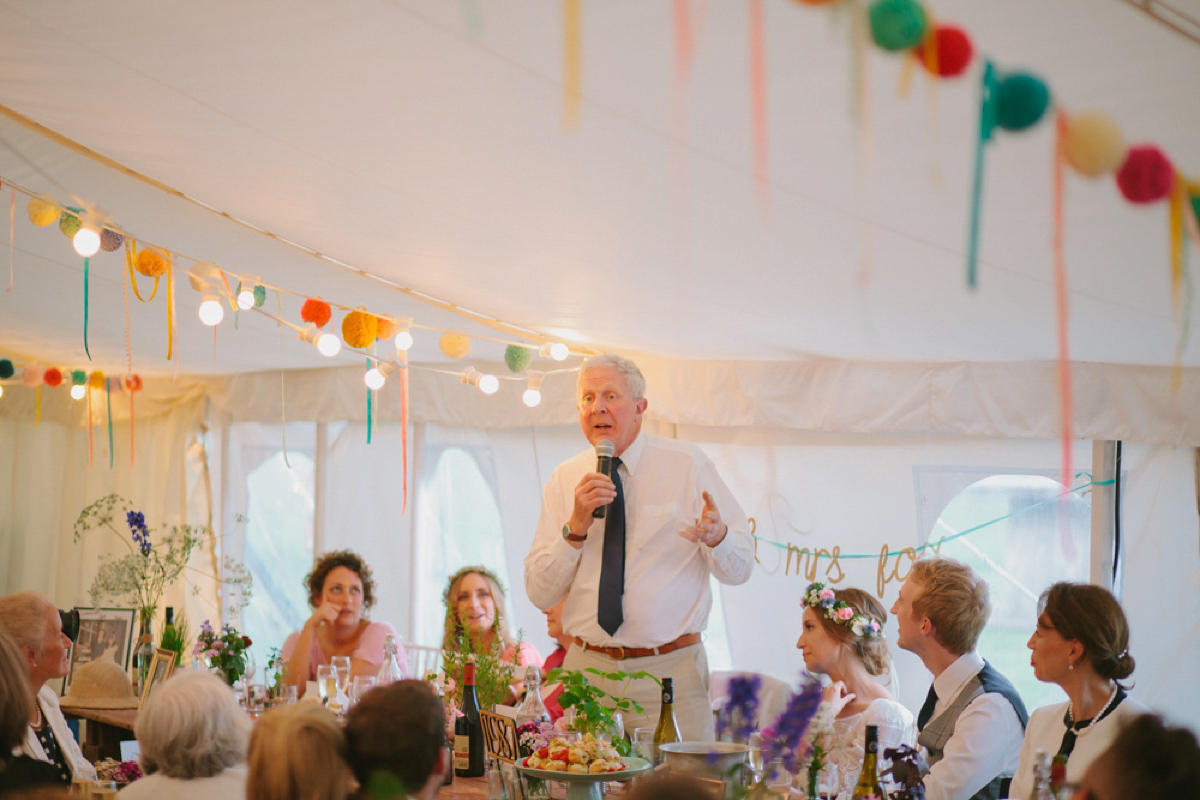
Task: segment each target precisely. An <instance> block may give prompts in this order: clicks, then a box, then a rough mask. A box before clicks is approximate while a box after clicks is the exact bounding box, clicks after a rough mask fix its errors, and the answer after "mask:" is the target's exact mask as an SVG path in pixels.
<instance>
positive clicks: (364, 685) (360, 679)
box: [350, 675, 375, 705]
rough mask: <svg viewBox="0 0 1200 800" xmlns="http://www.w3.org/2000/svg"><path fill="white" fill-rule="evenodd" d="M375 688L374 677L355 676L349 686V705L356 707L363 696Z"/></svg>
mask: <svg viewBox="0 0 1200 800" xmlns="http://www.w3.org/2000/svg"><path fill="white" fill-rule="evenodd" d="M374 688H375V676H374V675H356V676H355V677H354V682H353V683H351V684H350V704H351V705H357V704H358V701H359V700H362V699H363V696H364V695H365V694H366V693H367V692H369V691H371V690H372V689H374Z"/></svg>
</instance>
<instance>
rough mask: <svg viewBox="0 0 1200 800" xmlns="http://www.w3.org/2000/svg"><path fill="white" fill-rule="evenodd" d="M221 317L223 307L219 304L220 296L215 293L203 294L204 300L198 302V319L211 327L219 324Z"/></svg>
mask: <svg viewBox="0 0 1200 800" xmlns="http://www.w3.org/2000/svg"><path fill="white" fill-rule="evenodd" d="M223 319H225V307H224V306H222V305H221V298H219V297H217V295H215V294H206V295H204V301H203V302H201V303H200V321H201V322H203V323H204V324H205V325H207V326H209V327H210V328H211V327H213V326H215V325H220V324H221V320H223Z"/></svg>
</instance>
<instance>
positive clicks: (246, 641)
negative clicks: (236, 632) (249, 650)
mask: <svg viewBox="0 0 1200 800" xmlns="http://www.w3.org/2000/svg"><path fill="white" fill-rule="evenodd" d="M242 641H243V642H245V643H246V647H249V646H250V645H252V644H254V642H252V641H250V637H249V636H243V637H242Z"/></svg>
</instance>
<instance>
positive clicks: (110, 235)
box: [100, 228, 125, 253]
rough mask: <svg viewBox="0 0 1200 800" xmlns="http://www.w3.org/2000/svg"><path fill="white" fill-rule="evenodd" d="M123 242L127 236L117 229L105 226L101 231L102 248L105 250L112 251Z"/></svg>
mask: <svg viewBox="0 0 1200 800" xmlns="http://www.w3.org/2000/svg"><path fill="white" fill-rule="evenodd" d="M123 244H125V237H124V236H122V235H121V234H119V233H117V232H116V231H113V230H109V229H108V228H105V229H104V230H102V231H101V232H100V249H101V250H103V251H104V252H106V253H111V252H112V251H114V250H116V249H117V248H118V247H120V246H121V245H123Z"/></svg>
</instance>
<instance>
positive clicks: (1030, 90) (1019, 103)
mask: <svg viewBox="0 0 1200 800" xmlns="http://www.w3.org/2000/svg"><path fill="white" fill-rule="evenodd" d="M992 100H993V102H995V104H996V124H997V125H999V126H1000V127H1001V128H1004V129H1005V130H1007V131H1023V130H1025V129H1026V128H1029V127H1031V126H1033V125H1036V124H1037V123H1038V121H1039V120H1040V119H1041V118H1042V116H1043V115H1044V114H1045V113H1046V109H1047V108H1049V106H1050V90H1049V89H1048V88H1046V84H1044V83H1042V81H1041V79H1040V78H1035V77H1034V76H1033V75H1029V74H1027V73H1024V72H1014V73H1013V74H1011V75H1008V76H1006V77H1005V78H1004V79H1002V80H1001V81H1000V84H999V85H998V86H997V87H996V89H995V94H994V95H993V98H992Z"/></svg>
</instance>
